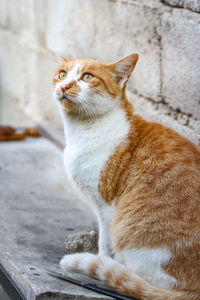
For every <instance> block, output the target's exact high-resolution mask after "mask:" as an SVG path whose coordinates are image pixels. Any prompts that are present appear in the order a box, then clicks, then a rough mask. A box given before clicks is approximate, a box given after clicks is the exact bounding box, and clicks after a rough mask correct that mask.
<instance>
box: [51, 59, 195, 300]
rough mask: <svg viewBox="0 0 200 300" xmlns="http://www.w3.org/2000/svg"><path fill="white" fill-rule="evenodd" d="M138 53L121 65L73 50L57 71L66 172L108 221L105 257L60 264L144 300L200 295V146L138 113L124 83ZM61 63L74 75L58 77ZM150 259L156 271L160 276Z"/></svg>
mask: <svg viewBox="0 0 200 300" xmlns="http://www.w3.org/2000/svg"><path fill="white" fill-rule="evenodd" d="M137 60H138V56H137V55H136V54H133V55H130V56H128V57H125V58H124V59H121V60H120V61H118V62H115V63H113V64H103V63H99V62H96V61H92V60H74V61H69V60H67V59H65V58H64V64H63V66H61V68H59V70H58V72H57V73H56V75H55V78H54V81H53V83H54V87H55V97H56V99H57V100H58V102H59V105H61V107H62V109H63V111H64V114H63V115H62V117H63V119H64V124H65V133H66V139H67V141H68V143H69V144H68V145H67V147H68V148H69V150H70V151H69V152H67V151H68V150H67V149H68V148H67V147H66V153H65V166H66V170H67V172H68V174H69V176H70V178H71V179H72V181H74V183H75V184H76V185H77V187H78V188H79V189H80V190H81V191H82V193H83V195H85V196H86V198H88V199H90V198H91V199H94V206H95V207H96V211H99V213H97V216H98V220H99V226H100V243H99V247H100V255H97V256H95V255H93V254H89V253H83V254H74V255H67V256H65V257H64V258H63V259H62V260H61V267H62V269H63V271H67V270H73V271H78V272H83V273H86V274H88V275H89V276H91V277H95V278H97V279H100V280H103V281H104V282H105V283H106V284H107V285H108V286H110V287H112V288H113V289H115V290H117V291H119V292H121V293H122V294H125V295H128V296H134V297H136V298H138V299H140V300H144V299H147V300H153V299H154V300H159V299H160V300H161V299H162V300H163V299H174V300H175V299H177V300H178V299H184V300H187V299H188V300H189V299H194V300H198V299H200V150H199V148H198V147H197V146H196V145H194V144H193V143H191V142H190V141H189V140H187V139H186V138H184V137H182V136H181V135H179V134H178V133H176V132H175V131H174V130H172V129H170V128H167V127H165V126H163V125H161V124H158V123H155V122H148V121H146V120H144V119H143V118H142V117H140V116H139V115H135V114H134V112H133V107H132V104H131V103H130V102H129V101H128V100H127V98H126V94H125V88H126V83H127V81H128V79H129V77H130V75H131V73H132V71H133V69H134V67H135V65H136V62H137ZM61 71H64V72H66V79H63V80H60V79H59V74H60V72H61ZM85 74H86V75H87V74H89V75H90V77H88V78H89V79H88V82H85V80H84V78H85V77H84V75H85ZM87 76H88V75H87ZM56 95H57V96H56ZM115 112H116V113H115ZM117 116H120V117H119V118H120V119H117ZM105 122H108V124H107V126H106V124H105ZM112 122H113V123H112ZM71 126H72V127H71ZM115 128H117V129H116V131H115ZM117 134H119V138H116V140H114V138H115V135H116V136H117ZM79 135H80V136H79ZM109 135H110V138H109ZM76 136H77V138H76ZM81 139H82V141H81ZM109 142H110V144H111V145H109ZM79 143H80V144H79ZM87 143H88V144H87ZM97 143H99V145H98V147H97V148H98V149H96V147H95V144H97ZM71 145H73V148H72V146H71ZM85 145H86V146H85ZM75 146H76V147H77V148H76V147H75ZM84 146H85V148H84ZM90 147H91V149H90ZM103 148H105V151H104V149H103ZM71 149H77V150H73V151H74V153H72V152H73V151H72V150H71ZM81 149H83V150H81ZM89 150H90V151H89ZM101 151H102V152H101ZM103 151H104V152H103ZM76 153H77V154H76ZM106 153H107V156H106V155H105V154H106ZM76 155H77V156H76ZM104 155H105V158H102V157H104ZM73 166H74V167H73ZM90 173H91V176H90ZM85 176H88V177H87V178H88V180H86V179H85V178H86V177H85ZM95 180H96V181H95ZM88 201H89V200H88ZM104 223H106V225H105V227H104V229H103V230H101V229H102V227H101V226H104ZM106 226H107V227H106ZM101 232H102V233H101ZM101 235H102V236H103V238H102V237H101ZM108 240H109V241H108ZM105 244H106V246H105ZM107 244H110V248H111V249H112V253H113V258H110V257H108V256H107V254H108V252H107V250H106V249H107V248H108V245H107ZM102 245H103V246H102ZM104 246H105V247H104ZM104 248H105V249H104ZM104 250H105V254H104ZM143 253H144V254H143ZM142 255H144V259H142ZM156 255H157V257H158V259H156ZM134 259H135V261H134ZM159 260H160V265H159V264H158V263H157V261H159ZM134 264H135V265H137V264H138V267H137V268H136V267H134ZM141 266H144V268H146V270H147V271H146V273H148V272H149V271H151V272H152V278H153V277H154V275H155V274H154V273H156V274H157V275H156V276H157V277H156V276H155V278H154V279H152V280H151V278H150V277H149V276H150V275H149V274H145V272H143V271H144V270H142V267H141ZM141 274H142V275H141ZM159 276H161V277H162V278H161V281H159ZM163 287H164V288H163Z"/></svg>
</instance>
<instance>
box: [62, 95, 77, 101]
mask: <svg viewBox="0 0 200 300" xmlns="http://www.w3.org/2000/svg"><path fill="white" fill-rule="evenodd" d="M60 100H63V101H73V100H74V98H73V97H71V96H66V95H63V96H62V98H61V99H60Z"/></svg>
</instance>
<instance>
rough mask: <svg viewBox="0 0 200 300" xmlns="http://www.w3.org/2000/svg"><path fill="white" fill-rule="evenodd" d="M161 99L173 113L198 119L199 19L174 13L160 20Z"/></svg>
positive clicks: (167, 13) (182, 11)
mask: <svg viewBox="0 0 200 300" xmlns="http://www.w3.org/2000/svg"><path fill="white" fill-rule="evenodd" d="M162 48H163V51H162V75H163V83H162V85H163V96H164V98H165V101H166V102H167V103H168V104H169V105H170V106H171V107H172V108H174V109H179V110H180V111H181V112H183V113H186V114H189V115H191V116H192V117H193V118H196V119H197V118H199V117H200V77H199V76H198V75H197V74H199V70H200V15H198V14H195V13H192V12H190V11H188V10H179V9H173V12H172V13H169V12H166V13H164V14H163V16H162Z"/></svg>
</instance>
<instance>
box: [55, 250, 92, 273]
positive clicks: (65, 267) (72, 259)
mask: <svg viewBox="0 0 200 300" xmlns="http://www.w3.org/2000/svg"><path fill="white" fill-rule="evenodd" d="M94 257H95V255H94V254H91V253H87V252H85V253H76V254H69V255H65V256H63V258H62V259H61V261H60V267H61V269H62V271H63V272H64V273H65V272H67V271H73V272H83V273H86V272H87V269H88V266H89V263H90V262H91V261H92V260H93V259H94Z"/></svg>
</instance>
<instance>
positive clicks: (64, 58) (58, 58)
mask: <svg viewBox="0 0 200 300" xmlns="http://www.w3.org/2000/svg"><path fill="white" fill-rule="evenodd" d="M56 60H57V62H58V63H59V64H63V63H66V62H68V59H67V58H66V57H64V56H63V55H58V54H56Z"/></svg>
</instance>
